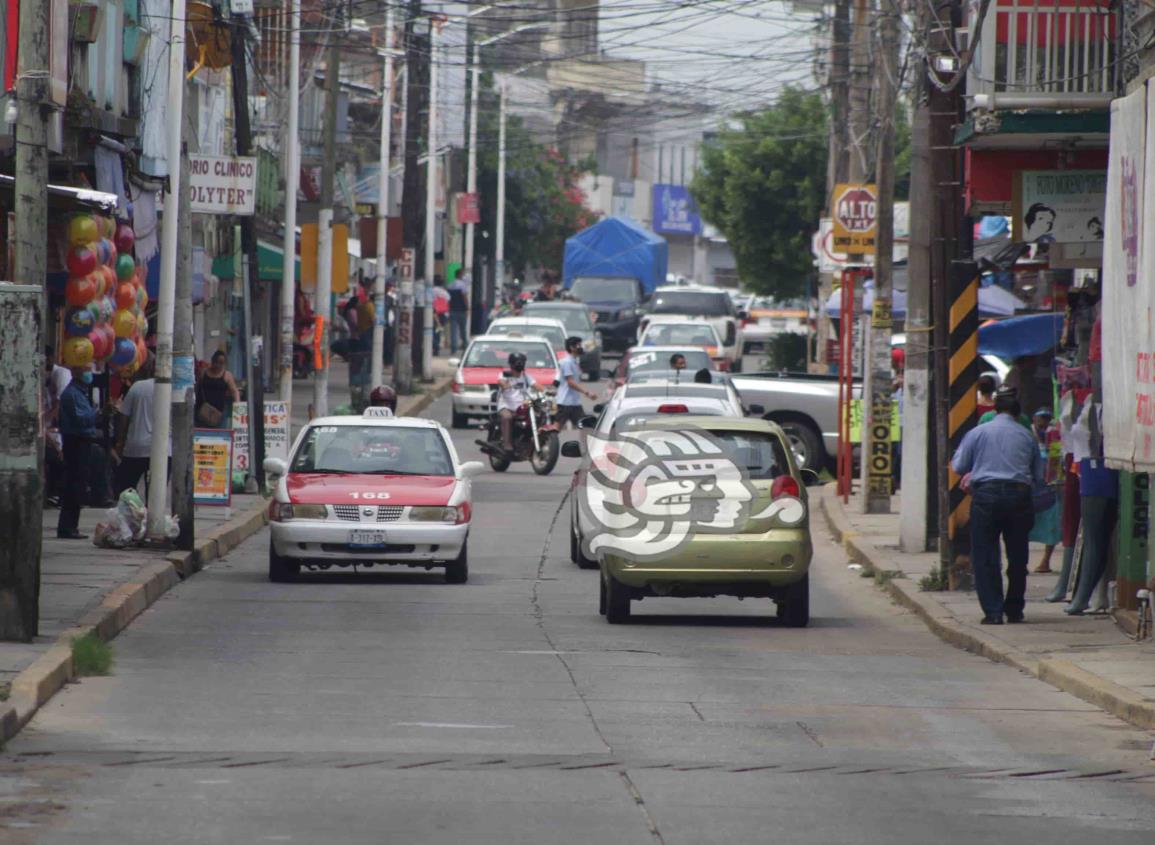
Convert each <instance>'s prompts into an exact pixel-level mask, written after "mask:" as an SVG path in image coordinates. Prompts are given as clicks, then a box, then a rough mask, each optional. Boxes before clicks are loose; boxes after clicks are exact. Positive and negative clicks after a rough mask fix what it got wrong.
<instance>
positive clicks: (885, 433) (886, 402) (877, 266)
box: [862, 3, 901, 513]
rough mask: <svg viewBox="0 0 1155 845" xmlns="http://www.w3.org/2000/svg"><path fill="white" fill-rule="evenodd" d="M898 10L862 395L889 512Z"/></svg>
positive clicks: (881, 504)
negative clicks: (865, 391) (866, 380)
mask: <svg viewBox="0 0 1155 845" xmlns="http://www.w3.org/2000/svg"><path fill="white" fill-rule="evenodd" d="M900 23H901V19H900V18H899V12H898V10H897V8H896V6H895V4H893V3H889V4H888V3H883V4H882V5H881V6H880V7H879V11H878V53H877V55H878V75H877V79H878V102H877V103H876V110H875V113H876V114H877V115H878V144H877V146H878V150H877V158H876V163H875V169H874V179H875V182H876V183H877V185H878V214H877V218H878V234H877V235H876V237H875V250H876V254H875V256H874V308H873V313H872V314H871V320H870V331H871V341H870V350H871V354H870V362H869V365H868V366H869V367H870V395H869V396H866V395H863V397H862V398H863V409H864V411H865V413H864V414H863V418H864V425H863V441H864V443H863V445H864V449H863V457H862V461H863V463H864V464H867V485H866V489H865V496H866V498H865V510H866V512H867V513H890V494H891V485H892V479H893V463H892V461H893V446H892V444H891V426H890V422H891V407H890V406H891V401H890V397H891V384H890V378H891V375H890V368H891V360H890V335H891V331H892V322H891V288H892V281H893V275H894V272H893V271H894V113H895V108H896V104H897V100H898V88H899V82H900V80H899V78H898V76H899V73H900V71H899V66H898V61H899V57H898V50H899V24H900Z"/></svg>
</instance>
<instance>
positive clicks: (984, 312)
mask: <svg viewBox="0 0 1155 845" xmlns="http://www.w3.org/2000/svg"><path fill="white" fill-rule="evenodd" d="M873 305H874V284H873V282H867V283H866V290H865V291H863V294H862V313H864V314H869V313H870V309H871V308H872V307H873ZM1026 307H1027V306H1026V304H1025V303H1024V302H1023V301H1022V300H1020V299H1019V298H1018V297H1016V296H1015V295H1014V294H1013V293H1011V292H1010V291H1006V290H1003V289H1002V288H1000V287H997V286H995V285H988V286H987V287H982V288H979V316H980V317H1010V316H1012V315H1013V314H1014V313H1015V312H1016V311H1022V310H1023V309H1024V308H1026ZM841 312H842V292H841V291H838V290H836V291H834V293H832V294H830V298H829V299H827V300H826V316H827V317H831V318H833V319H835V320H837V319H838V317H839V314H840V313H841ZM890 313H891V315H892V316H894V317H896V318H898V319H905V318H906V291H904V290H898V289H896V290H894V291H893V292H892V293H891V303H890Z"/></svg>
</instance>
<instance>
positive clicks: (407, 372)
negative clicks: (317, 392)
mask: <svg viewBox="0 0 1155 845" xmlns="http://www.w3.org/2000/svg"><path fill="white" fill-rule="evenodd" d="M427 20H428V19H427V18H423V17H422V13H421V0H409V8H408V12H407V15H406V20H405V131H404V132H403V133H402V144H403V147H404V155H403V160H404V162H405V175H404V189H403V191H402V194H401V223H402V228H403V230H404V236H403V237H404V245H405V247H406V248H407V249H410V250H412V251H413V252H412V254H413V255H414V267H413V270H414V273H416V269H417V267H416V265H417V264H419V263H421V261H422V260H423V259H422V256H423V255H424V250H425V245H424V244H423V238H424V234H423V231H424V225H425V224H424V203H423V197H425V182H424V179H425V173H424V171H423V170H422V168H421V167H420V164H419V157H420V154H421V127H422V126H423V125H424V120H423V118H424V113H425V109H426V107H427V104H428V101H429V70H430V61H429V40H428V38H427V37H426V36H424V35H422V34H419V33H418V31H417V24H418V22H421V21H427ZM398 292H399V296H398V317H399V319H400V321H401V324H400V325H399V326H398V331H397V344H398V347H397V352H396V358H395V360H396V361H397V384H398V387H399V389H401V390H402V391H403V392H406V393H408V392H410V391H411V390H412V381H413V364H414V357H415V353H417V355H418V356H419V355H420V351H421V350H420V340H421V329H420V327H419V326H418V325H417V320H416V318H417V313H416V312H417V309H416V308H415V302H414V285H413V282H412V281H409V282H408V283H407V282H406V280H405V279H401V280H400V283H399V285H398ZM402 344H405V347H406V348H405V349H404V350H403V349H401V346H402Z"/></svg>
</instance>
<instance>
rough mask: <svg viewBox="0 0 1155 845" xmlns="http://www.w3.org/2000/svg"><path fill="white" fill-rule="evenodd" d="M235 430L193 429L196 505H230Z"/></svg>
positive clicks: (194, 498) (194, 496)
mask: <svg viewBox="0 0 1155 845" xmlns="http://www.w3.org/2000/svg"><path fill="white" fill-rule="evenodd" d="M232 468H233V432H232V431H231V430H230V429H215V428H198V429H194V430H193V504H195V505H220V506H222V507H228V506H229V502H230V501H231V500H232V495H233V486H232V483H231V477H232Z"/></svg>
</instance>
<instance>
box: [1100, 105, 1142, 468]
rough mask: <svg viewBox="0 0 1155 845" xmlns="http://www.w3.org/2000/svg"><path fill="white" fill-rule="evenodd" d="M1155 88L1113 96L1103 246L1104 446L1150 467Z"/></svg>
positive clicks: (1130, 462) (1120, 461) (1123, 459)
mask: <svg viewBox="0 0 1155 845" xmlns="http://www.w3.org/2000/svg"><path fill="white" fill-rule="evenodd" d="M1153 110H1155V94H1152V93H1149V92H1148V89H1147V88H1140V89H1139V90H1138V91H1136V92H1135V93H1133V94H1131V95H1130V96H1127V97H1120V98H1118V99H1116V100H1114V101H1113V102H1112V103H1111V149H1110V156H1109V164H1108V168H1107V180H1106V181H1107V184H1106V208H1105V218H1104V221H1103V222H1104V230H1105V232H1104V234H1105V237H1104V245H1103V294H1102V309H1103V310H1102V328H1101V331H1100V332H1098V335H1099V337H1101V338H1102V372H1103V373H1104V374H1108V373H1109V374H1110V378H1104V379H1103V407H1102V419H1103V450H1104V456H1105V457H1106V459H1107V462H1108V465H1110V466H1112V467H1114V468H1117V469H1126V470H1132V471H1136V472H1155V326H1152V325H1151V318H1150V314H1151V313H1152V312H1153V309H1155V286H1153V285H1151V284H1146V283H1143V280H1144V279H1151V278H1153V277H1155V220H1153V219H1152V215H1151V213H1150V211H1149V209H1150V208H1151V207H1152V206H1155V147H1152V146H1151V145H1149V144H1148V143H1147V142H1148V139H1149V137H1150V135H1151V133H1152V132H1153V131H1155V125H1153V124H1155V121H1153V119H1152V117H1151V115H1152V111H1153Z"/></svg>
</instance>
